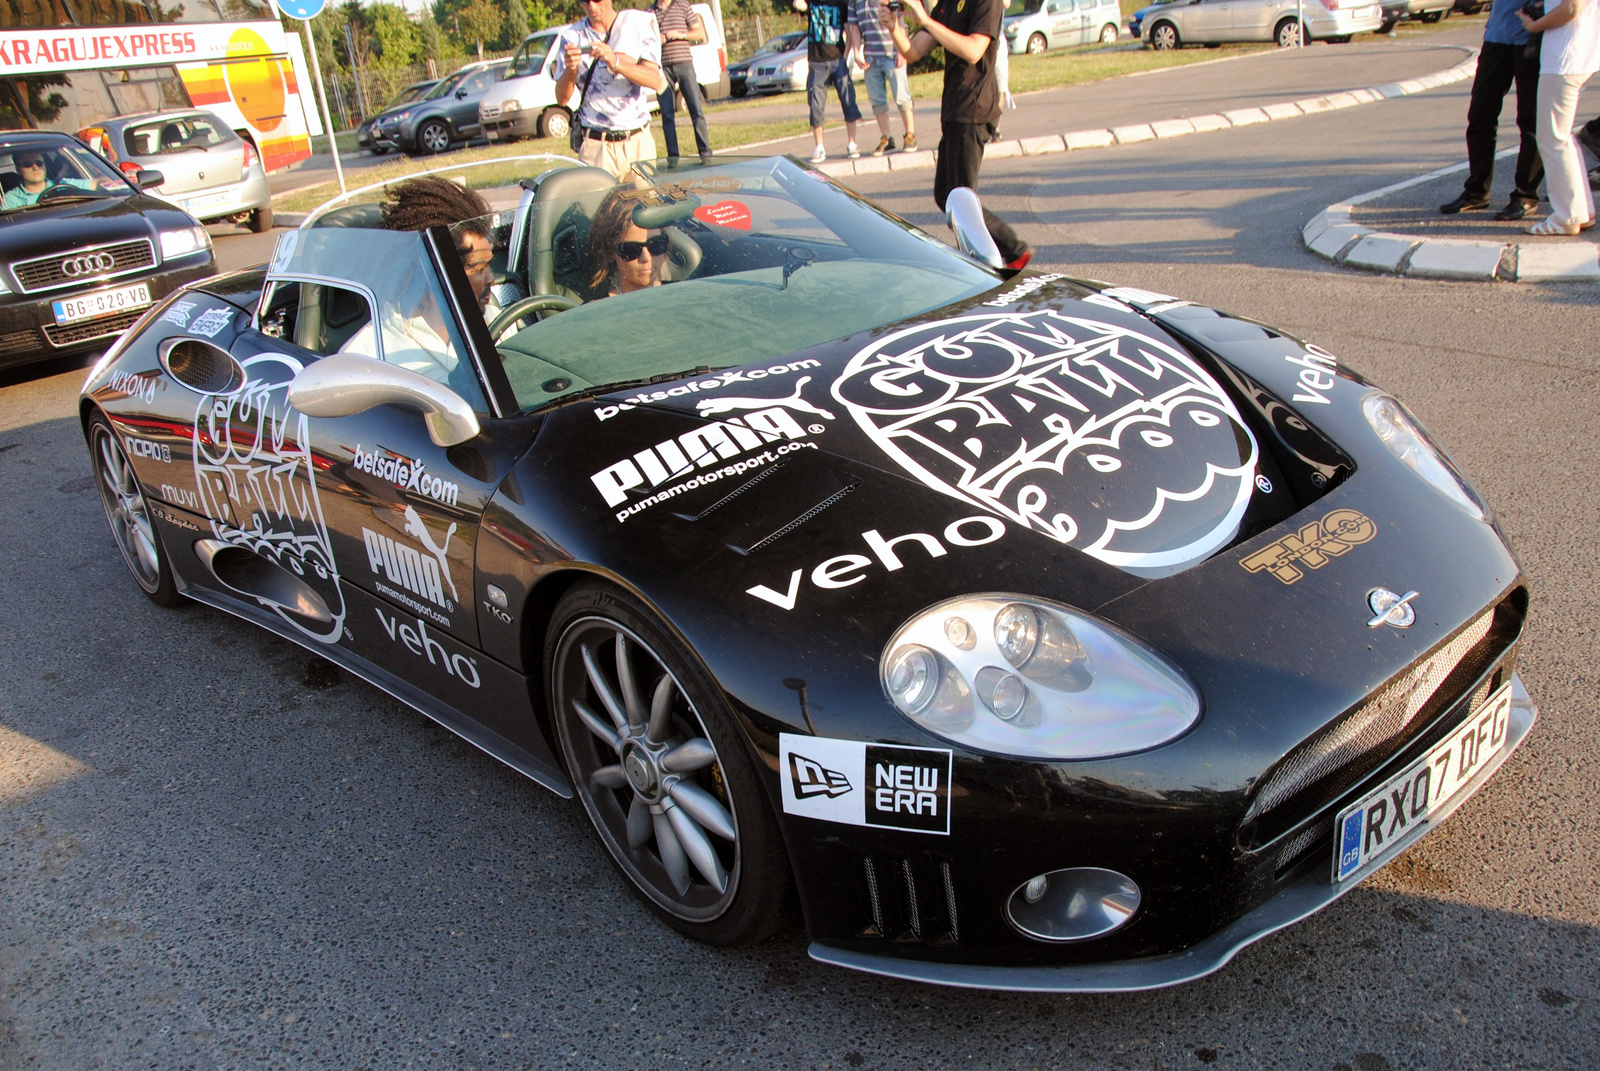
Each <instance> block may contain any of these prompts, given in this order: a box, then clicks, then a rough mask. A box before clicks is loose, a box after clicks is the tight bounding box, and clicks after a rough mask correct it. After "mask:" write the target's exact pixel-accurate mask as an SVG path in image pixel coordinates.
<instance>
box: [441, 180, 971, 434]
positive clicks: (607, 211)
mask: <svg viewBox="0 0 1600 1071" xmlns="http://www.w3.org/2000/svg"><path fill="white" fill-rule="evenodd" d="M635 170H636V172H638V171H644V172H646V174H644V175H642V176H641V177H640V178H639V179H638V180H637V181H636V182H630V183H626V184H623V185H620V186H619V185H615V184H614V183H613V182H612V181H610V180H609V177H608V176H605V175H604V173H603V172H600V171H598V170H597V169H594V168H581V169H580V168H563V169H560V170H557V171H554V172H550V173H548V174H547V175H546V176H545V177H544V178H543V179H542V180H541V182H540V184H539V186H538V189H537V193H536V194H535V198H534V200H533V202H532V203H531V204H530V205H528V206H526V207H525V208H522V209H519V210H518V211H517V212H503V213H498V214H496V215H494V216H491V217H486V218H484V219H481V220H474V221H469V222H467V223H465V224H461V225H459V226H458V227H457V228H456V232H457V242H456V244H457V247H458V248H471V247H474V246H480V247H483V252H482V257H481V260H480V263H482V264H487V265H489V266H488V267H485V268H483V270H482V273H480V274H475V273H474V271H473V268H474V264H472V263H469V264H468V265H467V268H468V274H469V278H476V279H477V280H478V283H477V284H476V285H478V286H479V290H480V296H481V298H482V300H483V301H484V303H485V304H484V312H485V319H486V321H487V322H488V323H489V324H490V330H491V336H494V337H496V346H497V348H498V349H499V352H500V357H501V359H502V361H503V362H504V366H505V371H506V375H507V377H508V378H509V379H510V381H511V386H512V389H513V390H514V391H515V393H516V397H517V402H518V404H519V405H520V406H521V407H522V409H523V410H525V411H526V410H530V409H535V408H538V407H540V406H543V405H548V404H549V403H551V402H553V401H557V400H559V399H560V398H562V397H565V396H568V395H572V394H577V393H580V392H593V391H595V390H598V389H604V388H608V387H616V386H621V385H623V384H628V383H636V382H639V381H641V380H648V379H653V378H659V377H663V376H676V375H688V374H692V373H693V371H694V370H695V369H698V368H716V367H729V366H733V365H742V364H746V363H749V362H751V361H757V360H764V359H766V358H769V357H774V356H778V355H782V354H787V353H791V352H794V351H796V350H802V349H805V348H807V347H810V346H816V345H819V344H821V343H824V342H828V341H831V340H833V339H837V338H842V337H844V336H846V335H850V334H854V333H856V332H858V331H862V330H865V329H867V328H871V327H875V326H877V325H880V324H886V323H894V322H897V321H900V320H904V319H906V318H908V317H912V316H916V315H918V314H920V313H922V312H926V311H927V310H929V309H935V308H939V307H941V306H944V305H947V304H949V303H951V302H953V301H959V300H961V299H963V298H966V297H969V296H971V295H973V294H978V293H982V292H984V291H987V290H989V289H991V288H993V287H994V286H995V285H996V284H997V283H998V282H999V277H998V276H997V275H996V274H995V273H993V272H992V271H990V270H989V269H987V268H984V267H981V266H980V265H978V264H977V263H975V262H974V261H972V260H970V259H968V258H966V257H964V256H962V255H960V254H958V253H956V252H955V251H954V250H952V249H951V248H950V247H949V246H947V245H945V244H944V243H942V242H940V241H938V240H937V239H935V238H933V237H931V236H929V235H927V234H924V233H923V232H921V231H919V230H916V229H915V228H913V227H911V226H910V225H909V224H906V223H903V222H901V221H900V220H898V219H895V218H894V217H892V216H889V215H887V214H886V213H884V212H882V211H880V210H879V209H877V208H875V207H873V206H872V205H870V204H868V203H867V202H866V201H864V200H862V199H861V198H859V197H857V196H856V195H854V194H853V193H851V192H849V191H848V190H845V189H844V188H842V187H840V186H837V185H835V184H833V183H831V182H829V181H827V180H826V179H825V178H823V177H822V176H821V175H818V174H817V173H816V172H814V171H811V170H809V169H808V168H806V167H804V166H802V165H800V164H798V163H796V162H794V161H791V160H788V159H785V158H769V159H761V160H737V159H736V160H731V161H727V162H723V161H721V160H719V161H718V162H716V163H715V164H713V165H709V166H700V165H697V164H691V163H688V162H685V164H684V165H682V166H680V167H677V168H674V169H671V170H661V171H656V170H654V168H653V167H652V166H651V165H648V164H645V165H639V166H638V167H636V169H635ZM467 259H468V260H469V262H470V261H472V259H473V255H468V257H467ZM491 280H494V282H493V285H492V286H491V285H490V281H491ZM524 300H526V302H527V304H526V305H525V306H524V307H525V308H530V307H531V308H534V309H538V310H539V312H538V313H537V315H542V316H543V317H544V318H543V319H538V320H534V319H533V318H532V316H531V315H530V316H529V317H527V318H525V319H523V320H521V321H517V320H515V319H514V316H515V314H516V312H517V310H516V309H515V308H514V306H515V305H516V304H517V303H518V302H521V301H524ZM497 320H499V321H500V322H499V323H496V321H497Z"/></svg>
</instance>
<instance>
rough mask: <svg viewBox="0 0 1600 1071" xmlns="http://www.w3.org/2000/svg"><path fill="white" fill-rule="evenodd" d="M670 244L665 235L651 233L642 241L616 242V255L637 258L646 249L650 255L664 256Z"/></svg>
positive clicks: (631, 258) (624, 257) (624, 258)
mask: <svg viewBox="0 0 1600 1071" xmlns="http://www.w3.org/2000/svg"><path fill="white" fill-rule="evenodd" d="M670 245H671V243H670V242H669V241H668V240H667V236H666V235H664V234H652V235H651V236H650V237H649V238H646V239H645V240H644V241H642V242H618V243H617V256H619V257H621V258H622V259H623V260H638V259H639V255H640V254H641V253H643V252H644V251H645V250H646V249H648V250H650V255H651V256H653V257H664V256H666V255H667V249H668V247H669V246H670Z"/></svg>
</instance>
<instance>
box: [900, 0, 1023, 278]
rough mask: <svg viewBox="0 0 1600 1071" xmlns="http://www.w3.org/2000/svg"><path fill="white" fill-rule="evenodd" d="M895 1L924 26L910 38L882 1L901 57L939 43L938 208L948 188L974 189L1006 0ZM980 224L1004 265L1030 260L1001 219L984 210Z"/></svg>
mask: <svg viewBox="0 0 1600 1071" xmlns="http://www.w3.org/2000/svg"><path fill="white" fill-rule="evenodd" d="M900 2H901V3H902V4H903V6H904V9H905V11H906V12H907V13H908V14H910V15H911V16H912V17H914V18H915V19H916V20H917V22H918V23H920V24H921V28H920V29H918V30H917V32H916V33H915V34H914V35H911V36H908V35H907V34H906V30H905V26H904V25H903V24H901V22H900V21H899V19H898V18H896V17H895V15H894V14H893V13H891V11H890V9H889V5H888V3H887V2H886V3H884V5H883V14H882V17H883V21H884V23H885V24H886V25H888V26H889V33H890V35H891V36H892V37H893V39H894V47H895V48H896V49H898V50H899V52H900V54H901V55H902V56H904V57H905V59H906V62H907V63H915V62H916V61H917V60H919V59H921V58H922V57H923V56H926V55H927V54H928V53H929V52H930V51H932V50H933V46H934V45H941V46H943V48H944V97H943V100H942V101H941V103H940V105H939V122H940V125H941V127H942V128H943V130H942V134H941V137H940V139H939V159H938V163H937V165H936V168H935V170H934V173H933V199H934V201H935V202H936V203H937V204H938V206H939V210H940V211H941V212H942V211H944V205H945V200H946V199H947V198H948V197H949V196H950V191H951V190H954V189H957V188H959V187H962V186H966V187H968V188H970V189H972V190H973V191H976V190H977V188H978V169H979V168H980V167H981V166H982V164H983V147H984V145H986V144H988V143H989V142H990V141H991V140H993V139H994V136H995V124H996V123H998V122H999V121H1000V85H999V83H998V82H997V81H996V79H995V53H996V49H997V48H1000V47H1004V46H1003V45H1001V44H999V40H1000V30H1001V20H1002V18H1003V16H1004V15H1005V10H1006V0H938V3H937V4H935V5H934V8H933V10H932V11H931V12H930V11H928V10H927V9H926V8H925V7H923V6H922V2H921V0H900ZM983 222H984V225H985V226H987V227H988V228H989V236H990V237H991V238H993V239H994V244H995V245H997V246H999V247H1000V258H1001V259H1002V260H1003V261H1004V262H1005V265H1006V267H1008V268H1021V267H1023V266H1025V265H1026V264H1027V263H1028V261H1030V260H1032V259H1033V248H1032V247H1031V246H1029V245H1028V243H1027V242H1024V241H1023V240H1022V239H1021V238H1018V237H1017V232H1016V231H1014V230H1012V229H1011V227H1010V226H1009V225H1008V224H1007V223H1006V222H1005V220H1003V219H1001V218H1000V217H999V216H997V215H995V214H994V213H993V212H991V211H989V210H988V209H987V208H985V209H984V210H983Z"/></svg>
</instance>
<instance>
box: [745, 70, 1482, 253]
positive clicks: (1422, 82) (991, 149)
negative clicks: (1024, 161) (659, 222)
mask: <svg viewBox="0 0 1600 1071" xmlns="http://www.w3.org/2000/svg"><path fill="white" fill-rule="evenodd" d="M1469 52H1470V53H1471V54H1470V55H1468V56H1467V58H1466V59H1464V60H1462V61H1461V62H1460V63H1458V64H1456V65H1455V66H1454V67H1446V68H1445V69H1444V70H1442V71H1435V72H1434V73H1433V74H1430V75H1425V76H1424V77H1422V78H1412V79H1409V80H1407V81H1404V82H1391V83H1389V84H1387V85H1381V86H1372V87H1370V88H1368V89H1347V90H1344V91H1343V92H1339V93H1330V94H1328V95H1327V96H1324V97H1306V98H1305V99H1303V100H1294V101H1283V102H1281V103H1278V104H1266V105H1263V106H1262V107H1259V108H1239V109H1236V110H1234V111H1231V112H1222V113H1221V114H1211V115H1199V116H1194V117H1192V118H1177V119H1157V120H1155V121H1154V122H1149V123H1132V124H1130V125H1128V126H1119V127H1114V128H1112V129H1109V130H1107V129H1100V130H1073V131H1069V132H1067V133H1065V134H1046V135H1043V136H1042V137H1028V138H1021V139H1017V138H1010V139H1005V140H1002V141H996V142H991V143H990V145H989V146H988V148H987V149H986V150H985V152H984V158H985V159H988V160H998V159H1002V158H1005V157H1009V156H1042V155H1045V154H1048V153H1058V152H1081V151H1083V150H1084V149H1104V148H1107V147H1109V146H1112V145H1132V144H1135V143H1137V142H1141V141H1156V140H1161V141H1166V140H1167V139H1169V138H1177V137H1183V136H1185V135H1188V134H1204V133H1209V132H1210V131H1213V130H1226V129H1229V128H1231V127H1236V126H1250V125H1252V124H1255V123H1268V122H1282V121H1283V120H1285V119H1298V118H1300V117H1301V116H1302V115H1316V114H1318V113H1320V112H1331V111H1337V110H1339V109H1341V108H1354V107H1358V106H1360V105H1362V104H1372V103H1375V102H1377V101H1382V100H1388V99H1390V98H1391V97H1404V96H1409V95H1411V94H1413V93H1425V92H1427V91H1428V90H1430V89H1434V88H1436V87H1438V86H1446V85H1453V84H1454V83H1456V82H1464V81H1466V80H1467V79H1469V78H1471V77H1472V76H1473V74H1475V73H1476V72H1477V69H1478V50H1477V49H1476V48H1474V49H1470V50H1469ZM1140 73H1144V72H1140ZM730 151H731V150H730ZM916 155H917V156H920V157H923V159H922V160H919V161H916V162H914V163H913V162H906V163H902V162H901V160H902V154H900V153H893V154H891V155H890V156H889V157H888V160H889V167H890V169H891V170H894V171H899V170H901V169H902V168H909V167H932V166H933V165H934V153H933V152H926V153H917V154H916ZM817 169H818V170H819V171H821V172H822V173H823V174H825V175H829V176H831V177H833V178H847V177H849V176H850V175H864V174H870V173H872V172H875V171H878V170H879V169H878V168H876V167H871V166H867V167H863V166H862V162H861V161H860V160H828V161H827V162H825V163H822V164H819V165H818V167H817ZM1313 222H1315V221H1313ZM1345 222H1347V223H1348V222H1349V221H1348V219H1347V220H1345ZM1310 226H1311V224H1307V227H1308V228H1309V227H1310ZM1324 229H1326V228H1324ZM1319 233H1320V232H1319ZM1310 241H1311V239H1310V238H1307V239H1306V242H1307V243H1308V244H1309V243H1310ZM1342 248H1343V247H1342V246H1341V247H1340V249H1342ZM1339 251H1340V250H1339V249H1336V250H1334V252H1339ZM1323 255H1324V256H1327V255H1329V254H1323Z"/></svg>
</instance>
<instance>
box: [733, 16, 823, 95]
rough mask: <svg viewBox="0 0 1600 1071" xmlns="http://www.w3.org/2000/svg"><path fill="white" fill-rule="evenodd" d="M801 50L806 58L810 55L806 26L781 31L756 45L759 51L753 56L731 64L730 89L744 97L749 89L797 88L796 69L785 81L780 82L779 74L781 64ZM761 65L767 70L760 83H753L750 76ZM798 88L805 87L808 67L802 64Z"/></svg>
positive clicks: (784, 63)
mask: <svg viewBox="0 0 1600 1071" xmlns="http://www.w3.org/2000/svg"><path fill="white" fill-rule="evenodd" d="M796 54H798V55H799V58H800V59H801V60H802V61H804V60H805V57H806V33H805V31H804V30H799V31H796V32H795V33H783V34H779V35H778V36H777V37H774V38H772V39H770V40H769V41H767V43H766V44H764V45H762V46H761V47H760V48H758V49H756V52H755V55H753V56H751V57H750V58H749V59H745V60H740V61H739V62H738V63H733V64H729V65H728V92H729V93H731V94H732V95H733V96H735V97H742V96H744V95H745V94H747V93H750V92H752V91H754V92H758V93H760V92H772V91H774V90H776V89H779V88H781V89H793V88H796V85H797V84H796V83H795V82H794V80H793V78H792V75H793V69H792V68H791V70H790V71H789V72H787V73H786V74H784V75H783V76H782V85H781V86H779V85H778V84H777V79H775V77H774V76H775V75H776V74H777V68H779V67H782V66H787V65H789V63H790V61H791V60H792V59H794V58H795V55H796ZM758 66H759V67H761V68H763V69H764V70H765V74H763V75H761V76H760V79H761V82H760V84H759V85H756V86H752V85H751V84H750V79H751V77H752V71H753V69H754V68H755V67H758ZM798 88H802V89H803V88H805V68H804V67H802V68H801V72H800V81H799V83H798Z"/></svg>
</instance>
